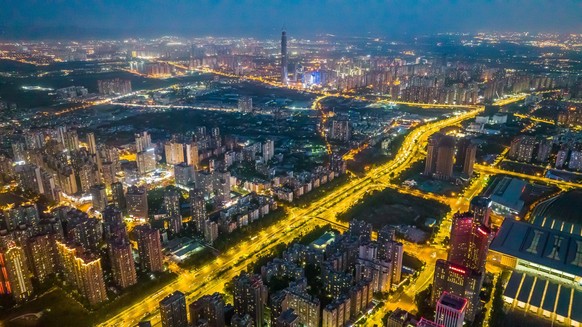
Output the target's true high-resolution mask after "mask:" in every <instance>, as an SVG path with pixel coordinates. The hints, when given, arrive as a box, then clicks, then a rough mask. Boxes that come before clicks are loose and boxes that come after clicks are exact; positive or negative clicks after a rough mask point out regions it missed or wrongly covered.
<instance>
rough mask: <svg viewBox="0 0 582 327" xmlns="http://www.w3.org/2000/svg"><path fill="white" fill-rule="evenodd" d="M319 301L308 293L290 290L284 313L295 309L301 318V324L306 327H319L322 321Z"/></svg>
mask: <svg viewBox="0 0 582 327" xmlns="http://www.w3.org/2000/svg"><path fill="white" fill-rule="evenodd" d="M319 308H320V303H319V299H317V298H315V297H312V296H311V295H309V294H307V292H303V291H298V290H293V289H288V291H287V296H286V299H285V301H284V302H283V311H285V310H288V309H293V311H294V312H295V314H297V316H298V317H299V320H298V321H299V323H300V324H301V325H302V326H305V327H318V326H319V319H320V310H319Z"/></svg>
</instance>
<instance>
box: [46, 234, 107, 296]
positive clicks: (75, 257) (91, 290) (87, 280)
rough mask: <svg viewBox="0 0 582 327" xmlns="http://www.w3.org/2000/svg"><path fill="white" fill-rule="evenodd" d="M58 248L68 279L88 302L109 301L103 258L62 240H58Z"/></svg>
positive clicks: (60, 260)
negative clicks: (104, 277)
mask: <svg viewBox="0 0 582 327" xmlns="http://www.w3.org/2000/svg"><path fill="white" fill-rule="evenodd" d="M57 250H58V253H59V262H60V263H61V265H62V268H63V271H64V273H65V276H66V278H67V281H68V282H69V283H70V284H71V285H73V286H74V287H75V288H76V289H77V290H78V291H79V293H81V295H83V297H84V298H85V299H86V300H87V302H89V304H90V305H92V306H94V305H97V304H99V303H101V302H104V301H107V293H106V291H105V281H104V280H103V270H102V268H101V259H100V258H99V257H98V256H96V255H94V254H92V253H90V252H85V251H84V250H83V249H82V248H80V247H75V246H71V245H68V244H66V243H62V242H60V241H57Z"/></svg>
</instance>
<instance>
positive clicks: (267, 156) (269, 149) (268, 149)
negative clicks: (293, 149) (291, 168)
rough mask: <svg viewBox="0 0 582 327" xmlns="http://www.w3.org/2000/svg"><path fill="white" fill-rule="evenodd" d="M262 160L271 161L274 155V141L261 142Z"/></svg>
mask: <svg viewBox="0 0 582 327" xmlns="http://www.w3.org/2000/svg"><path fill="white" fill-rule="evenodd" d="M262 148H263V160H264V161H265V162H269V161H271V159H273V157H274V156H275V142H273V140H266V141H265V142H263V146H262Z"/></svg>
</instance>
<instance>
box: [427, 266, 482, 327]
mask: <svg viewBox="0 0 582 327" xmlns="http://www.w3.org/2000/svg"><path fill="white" fill-rule="evenodd" d="M482 283H483V274H482V273H480V272H476V271H474V270H472V269H469V268H466V267H463V266H461V265H457V264H454V263H452V262H449V261H446V260H440V259H439V260H437V262H436V266H435V272H434V280H433V286H432V294H431V302H432V304H433V306H436V303H437V301H438V299H440V297H441V295H442V294H443V292H448V293H451V294H454V295H456V296H460V297H463V298H465V299H467V301H468V302H467V303H468V304H467V310H466V311H465V319H467V320H469V321H473V319H475V314H476V313H477V310H478V307H479V303H480V300H479V293H480V291H481V285H482Z"/></svg>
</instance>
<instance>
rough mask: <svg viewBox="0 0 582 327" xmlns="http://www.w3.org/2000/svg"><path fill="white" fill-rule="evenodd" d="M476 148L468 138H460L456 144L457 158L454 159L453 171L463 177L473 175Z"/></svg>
mask: <svg viewBox="0 0 582 327" xmlns="http://www.w3.org/2000/svg"><path fill="white" fill-rule="evenodd" d="M476 154H477V146H476V145H475V144H473V140H472V139H470V138H462V139H460V140H459V141H458V142H457V157H456V159H455V169H458V170H459V171H461V172H462V173H463V175H465V176H468V177H470V176H471V175H472V174H473V166H474V165H475V156H476Z"/></svg>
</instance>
